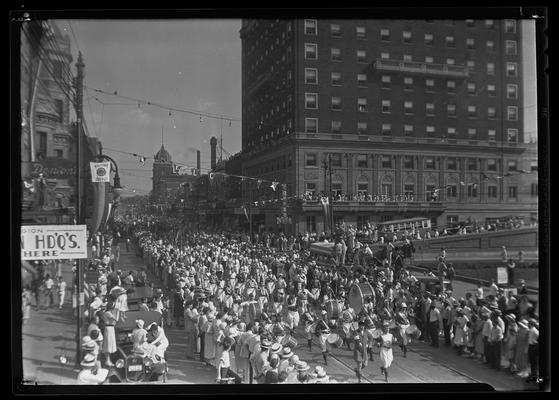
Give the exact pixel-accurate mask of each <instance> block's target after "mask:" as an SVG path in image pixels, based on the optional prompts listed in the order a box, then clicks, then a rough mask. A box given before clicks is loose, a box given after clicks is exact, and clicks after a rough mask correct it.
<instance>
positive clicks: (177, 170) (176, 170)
mask: <svg viewBox="0 0 559 400" xmlns="http://www.w3.org/2000/svg"><path fill="white" fill-rule="evenodd" d="M181 168H182V167H181V166H180V165H175V174H178V173H179V171H180V169H181Z"/></svg>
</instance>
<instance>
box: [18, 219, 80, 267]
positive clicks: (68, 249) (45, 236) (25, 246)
mask: <svg viewBox="0 0 559 400" xmlns="http://www.w3.org/2000/svg"><path fill="white" fill-rule="evenodd" d="M71 258H87V228H86V225H23V226H22V227H21V259H22V260H61V259H71Z"/></svg>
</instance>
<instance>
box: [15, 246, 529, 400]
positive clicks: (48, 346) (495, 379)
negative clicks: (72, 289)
mask: <svg viewBox="0 0 559 400" xmlns="http://www.w3.org/2000/svg"><path fill="white" fill-rule="evenodd" d="M118 268H120V269H122V270H123V271H126V270H142V269H143V270H146V267H145V265H144V264H143V261H142V260H141V259H140V258H139V257H137V256H136V254H135V252H134V251H133V249H131V251H130V252H127V251H126V249H125V248H124V246H123V245H122V246H121V260H120V265H119V266H118ZM62 274H63V276H64V277H65V280H66V282H71V265H63V266H62ZM149 275H150V274H149V273H148V277H150V276H149ZM150 278H151V279H153V277H150ZM156 286H159V285H157V283H156ZM454 289H455V295H456V296H460V297H462V296H463V295H464V293H465V292H466V291H469V290H475V287H474V285H472V284H469V283H463V282H457V281H455V283H454ZM165 332H166V335H167V337H168V339H169V342H170V345H169V348H168V351H167V354H168V365H169V372H168V379H167V382H168V383H170V384H215V377H216V371H215V369H214V368H213V367H211V366H208V365H206V364H205V363H202V362H200V361H199V359H198V358H197V359H196V360H188V359H186V357H185V356H184V354H185V346H186V336H185V334H184V330H183V328H178V327H174V326H173V327H165ZM75 333H76V323H75V317H74V314H73V309H72V299H71V297H68V296H67V298H66V301H65V304H64V307H63V309H62V310H59V309H58V308H52V309H48V310H41V311H37V310H32V311H31V318H30V319H29V321H28V323H27V324H26V325H24V326H23V332H22V335H23V338H22V344H23V352H22V356H23V368H24V369H23V370H24V376H25V377H26V378H27V379H29V383H35V382H36V383H37V384H46V385H48V384H75V382H76V377H77V374H78V369H74V355H75V339H74V337H75ZM296 338H297V340H298V342H299V345H298V348H296V349H294V352H295V353H296V354H297V355H298V356H299V357H300V359H302V360H304V361H307V362H308V363H309V365H310V366H311V368H314V366H316V365H321V366H324V361H323V358H322V353H321V352H320V347H319V345H318V343H317V341H316V338H315V337H314V336H313V341H314V343H313V346H312V351H311V352H309V351H308V347H307V341H306V338H305V336H304V333H303V328H302V327H299V328H298V329H297V332H296ZM60 355H65V356H66V357H67V359H68V361H67V363H66V364H65V365H62V364H60V362H59V360H58V358H59V356H60ZM380 365H381V364H380V357H379V354H378V349H376V350H375V354H374V361H373V362H371V361H369V365H368V366H367V367H366V368H365V369H364V370H363V372H362V375H363V379H362V383H373V384H376V383H381V384H382V383H385V381H384V376H383V375H382V374H381V373H380ZM324 367H325V369H326V371H327V373H328V375H329V377H330V378H331V380H333V381H335V382H337V383H357V378H356V376H355V372H354V371H353V368H355V362H354V361H353V352H352V351H350V350H348V349H347V348H331V350H330V356H329V360H328V365H327V366H324ZM469 382H470V383H471V382H482V383H487V384H490V385H491V386H493V387H494V388H495V389H496V390H518V391H521V390H534V387H533V386H531V385H533V384H526V383H525V382H524V379H521V378H519V377H517V376H515V375H511V374H508V373H507V372H505V371H494V370H492V369H490V368H488V367H487V366H485V365H483V364H481V363H480V362H478V361H475V360H471V359H468V358H465V357H462V356H458V355H456V353H455V352H454V351H453V350H452V349H450V348H446V347H444V345H442V346H441V347H440V348H438V349H434V348H432V347H430V346H429V345H428V344H426V343H422V342H414V343H412V344H411V345H410V346H409V348H408V353H407V357H406V358H404V357H403V354H402V352H401V351H400V348H399V347H398V346H395V347H394V362H393V364H392V367H391V368H390V370H389V383H469Z"/></svg>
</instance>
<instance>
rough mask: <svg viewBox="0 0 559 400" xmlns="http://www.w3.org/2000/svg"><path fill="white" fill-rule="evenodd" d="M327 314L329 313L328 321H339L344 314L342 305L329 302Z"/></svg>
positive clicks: (335, 301)
mask: <svg viewBox="0 0 559 400" xmlns="http://www.w3.org/2000/svg"><path fill="white" fill-rule="evenodd" d="M326 312H327V313H328V319H338V316H339V315H340V314H341V312H342V305H341V304H340V303H339V302H338V301H337V300H328V302H327V303H326Z"/></svg>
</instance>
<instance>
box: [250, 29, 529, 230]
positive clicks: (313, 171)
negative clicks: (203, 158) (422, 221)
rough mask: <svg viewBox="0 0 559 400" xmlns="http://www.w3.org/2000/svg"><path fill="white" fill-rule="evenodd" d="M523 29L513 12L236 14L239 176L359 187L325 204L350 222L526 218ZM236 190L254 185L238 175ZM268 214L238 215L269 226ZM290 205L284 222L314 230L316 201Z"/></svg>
mask: <svg viewBox="0 0 559 400" xmlns="http://www.w3.org/2000/svg"><path fill="white" fill-rule="evenodd" d="M522 29H523V23H522V21H520V20H347V19H343V20H323V19H298V20H244V21H243V23H242V28H241V31H240V36H241V39H242V119H243V125H242V154H243V158H244V161H243V173H244V175H247V176H253V177H262V178H264V179H270V180H277V181H279V182H282V183H286V184H287V195H288V197H290V196H296V195H301V194H303V193H312V192H314V193H320V192H328V191H329V190H331V191H332V192H333V193H334V194H343V195H347V198H349V199H353V197H352V196H353V195H357V194H363V195H365V196H368V195H371V196H372V198H373V201H355V200H349V201H340V202H336V203H335V204H334V220H336V221H338V220H341V219H343V220H344V221H345V222H346V223H350V224H353V225H360V224H363V223H366V222H369V221H370V222H374V221H377V222H379V221H385V220H391V219H399V218H408V217H418V216H424V217H429V218H431V220H432V222H433V223H434V224H437V225H438V226H444V225H446V224H448V223H452V222H455V221H459V220H464V219H466V218H467V217H471V218H473V219H476V220H477V221H480V222H484V221H485V220H491V219H494V218H499V217H504V216H512V215H514V216H521V217H524V218H525V219H526V220H528V219H530V218H534V217H535V216H537V205H538V190H537V168H538V164H537V141H536V140H534V139H533V137H535V135H534V133H533V132H525V131H524V115H525V112H524V111H525V109H526V108H527V107H530V106H533V105H527V104H525V101H524V90H523V81H524V80H523V61H522V56H523V54H522V49H523V46H522ZM534 84H535V77H534ZM328 159H330V164H328V163H327V162H326V161H327V160H328ZM326 165H331V171H330V169H328V170H326V169H325V166H326ZM330 172H331V174H332V177H331V179H330ZM330 183H331V184H330ZM434 193H437V194H438V196H437V197H433V194H434ZM375 195H377V196H380V195H385V196H388V197H389V198H390V201H380V200H379V199H378V198H377V200H379V201H374V196H375ZM402 195H407V199H406V200H402V197H401V196H402ZM243 196H244V200H245V201H246V200H247V199H250V200H251V201H253V200H258V199H259V196H261V191H260V190H259V189H258V188H256V187H254V186H250V187H249V186H248V185H245V188H244V191H243ZM365 198H367V197H365ZM395 199H399V201H394V200H395ZM279 210H280V208H279V206H278V205H274V204H273V203H272V204H270V205H267V206H264V207H258V208H257V207H255V208H254V209H251V212H252V213H253V216H254V218H255V220H256V221H257V222H256V223H258V224H264V225H266V226H272V225H275V224H276V217H277V216H278V215H279V212H280V211H279ZM289 215H290V216H291V217H292V223H291V224H290V226H289V227H288V230H289V231H290V232H304V231H322V230H323V229H324V225H323V224H324V217H323V214H322V208H321V205H320V204H319V202H317V201H297V202H290V203H289Z"/></svg>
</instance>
